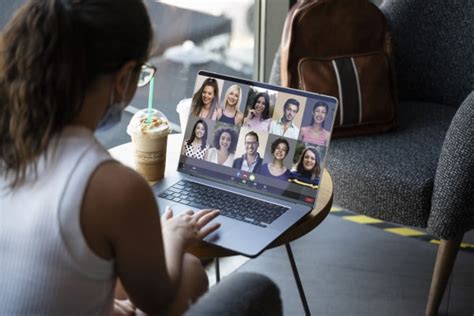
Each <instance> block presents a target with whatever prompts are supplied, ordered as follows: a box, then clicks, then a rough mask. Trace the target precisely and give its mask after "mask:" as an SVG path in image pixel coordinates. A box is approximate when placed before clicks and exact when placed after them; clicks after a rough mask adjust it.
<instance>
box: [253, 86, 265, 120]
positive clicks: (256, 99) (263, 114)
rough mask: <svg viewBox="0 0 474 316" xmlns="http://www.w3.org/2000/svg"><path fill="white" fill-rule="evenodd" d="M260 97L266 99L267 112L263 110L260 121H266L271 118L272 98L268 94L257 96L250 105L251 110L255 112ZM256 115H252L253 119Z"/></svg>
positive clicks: (261, 93) (262, 93) (263, 93)
mask: <svg viewBox="0 0 474 316" xmlns="http://www.w3.org/2000/svg"><path fill="white" fill-rule="evenodd" d="M260 97H263V98H264V99H265V110H263V113H262V116H261V117H260V120H261V121H263V120H266V119H268V118H270V96H269V95H268V93H266V92H260V93H258V94H257V95H256V96H255V99H254V100H253V102H252V104H251V105H250V109H251V110H254V109H255V105H256V104H257V101H258V99H259V98H260ZM253 117H254V115H253V114H252V118H253Z"/></svg>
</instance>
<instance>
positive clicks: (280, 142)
mask: <svg viewBox="0 0 474 316" xmlns="http://www.w3.org/2000/svg"><path fill="white" fill-rule="evenodd" d="M280 144H285V145H286V148H287V150H286V155H288V152H289V151H290V144H289V143H288V141H287V140H286V139H284V138H277V139H275V140H274V141H273V143H272V147H271V149H272V155H273V153H274V152H275V150H276V148H277V146H278V145H280ZM286 155H285V157H286Z"/></svg>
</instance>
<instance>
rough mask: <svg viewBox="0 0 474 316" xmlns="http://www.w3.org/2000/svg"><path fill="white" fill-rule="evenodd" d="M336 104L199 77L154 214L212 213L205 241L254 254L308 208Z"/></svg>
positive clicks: (258, 84) (315, 96)
mask: <svg viewBox="0 0 474 316" xmlns="http://www.w3.org/2000/svg"><path fill="white" fill-rule="evenodd" d="M337 103H338V102H337V99H336V98H334V97H330V96H326V95H320V94H315V93H310V92H305V91H300V90H295V89H289V88H283V87H279V86H274V85H270V84H266V83H261V82H256V81H251V80H247V79H241V78H235V77H231V76H227V75H223V74H217V73H211V72H206V71H200V72H199V73H198V75H197V78H196V84H195V87H194V93H193V102H192V108H191V111H190V114H189V118H188V121H187V124H186V128H185V130H184V138H183V143H182V144H179V146H181V149H182V150H181V155H180V158H179V162H178V167H177V172H176V173H175V175H172V176H167V177H166V178H165V179H163V180H162V181H161V182H159V183H157V184H155V185H154V186H153V190H154V193H155V195H156V197H157V201H158V205H159V209H160V210H161V211H162V212H164V210H165V209H166V208H167V207H171V208H172V209H173V212H174V214H175V215H177V214H180V213H182V212H185V211H187V210H189V209H192V210H194V211H198V210H201V209H203V208H210V209H219V210H220V215H219V216H218V217H217V218H215V219H214V220H213V221H216V222H219V223H220V224H221V227H220V228H219V229H218V230H217V231H215V232H213V233H211V234H210V235H208V236H207V237H206V238H205V239H204V241H205V242H207V243H211V244H213V245H216V246H218V247H222V248H225V249H228V250H231V251H234V252H236V253H238V254H241V255H244V256H247V257H256V256H258V255H259V254H260V253H261V252H262V251H264V250H265V248H266V247H267V246H268V245H269V244H270V243H271V242H272V241H274V240H275V239H276V238H278V237H279V236H280V235H281V234H283V233H284V232H285V231H287V230H288V229H289V228H291V227H292V226H293V225H295V224H296V223H297V222H298V221H299V220H301V219H302V218H303V217H304V216H305V215H306V214H308V213H309V212H311V210H312V209H313V207H314V206H315V203H316V201H317V197H318V192H319V190H318V188H319V183H320V182H321V176H322V170H323V169H324V165H325V157H326V153H327V150H328V146H329V141H330V136H331V132H332V129H333V124H334V119H335V114H336V108H337ZM173 145H175V144H173ZM176 145H177V146H178V144H176Z"/></svg>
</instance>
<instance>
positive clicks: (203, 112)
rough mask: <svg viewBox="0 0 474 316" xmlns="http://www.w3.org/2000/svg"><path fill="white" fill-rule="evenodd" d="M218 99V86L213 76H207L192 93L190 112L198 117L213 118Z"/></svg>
mask: <svg viewBox="0 0 474 316" xmlns="http://www.w3.org/2000/svg"><path fill="white" fill-rule="evenodd" d="M218 100H219V86H218V85H217V80H216V79H214V78H207V79H206V80H204V82H203V83H202V85H201V88H199V90H198V91H197V92H196V93H195V94H194V95H193V100H192V102H191V113H192V114H193V115H194V116H197V117H200V118H207V119H212V120H215V119H216V117H217V108H218V107H219V106H218Z"/></svg>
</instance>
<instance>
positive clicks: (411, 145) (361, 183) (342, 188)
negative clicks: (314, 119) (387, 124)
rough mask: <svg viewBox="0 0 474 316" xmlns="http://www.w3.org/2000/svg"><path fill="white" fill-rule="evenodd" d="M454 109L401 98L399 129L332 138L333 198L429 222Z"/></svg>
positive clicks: (365, 210) (382, 214)
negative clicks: (381, 132) (375, 133)
mask: <svg viewBox="0 0 474 316" xmlns="http://www.w3.org/2000/svg"><path fill="white" fill-rule="evenodd" d="M455 111H456V108H454V107H450V106H446V105H440V104H436V103H423V102H401V103H400V127H399V129H398V130H396V131H395V132H391V133H386V134H378V135H372V136H364V137H354V138H347V139H333V140H332V141H331V144H330V148H329V151H328V159H327V168H328V170H329V171H330V173H331V175H332V177H333V181H334V203H335V204H336V205H339V206H342V207H345V208H348V209H350V210H353V211H356V212H358V213H362V214H366V215H368V216H372V217H376V218H380V219H383V220H386V221H391V222H395V223H399V224H403V225H411V226H418V227H426V225H427V220H428V217H429V213H430V208H431V195H432V192H433V183H434V177H435V172H436V166H437V163H438V158H439V154H440V151H441V146H442V144H443V141H444V137H445V134H446V131H447V129H448V127H449V124H450V122H451V119H452V117H453V116H454V113H455Z"/></svg>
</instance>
